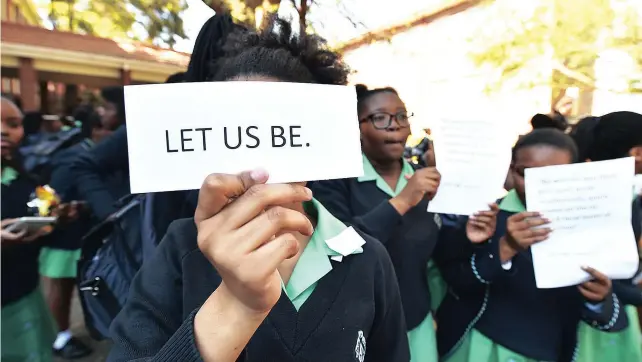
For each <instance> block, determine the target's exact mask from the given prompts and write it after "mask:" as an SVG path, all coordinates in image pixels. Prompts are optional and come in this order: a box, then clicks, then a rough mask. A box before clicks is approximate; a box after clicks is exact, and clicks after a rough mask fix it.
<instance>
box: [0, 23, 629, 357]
mask: <svg viewBox="0 0 642 362" xmlns="http://www.w3.org/2000/svg"><path fill="white" fill-rule="evenodd" d="M277 29H278V30H277ZM348 74H349V70H348V67H347V66H346V64H345V63H343V61H342V59H341V57H340V56H339V55H338V54H336V53H334V52H333V51H331V50H330V49H328V48H327V46H326V44H325V42H324V41H323V39H320V38H318V37H316V36H313V35H301V34H298V35H297V34H295V33H294V32H293V31H292V26H291V25H290V24H289V23H288V22H286V21H283V20H279V19H276V18H275V19H273V21H272V22H271V23H270V25H269V26H267V27H266V28H265V29H264V30H262V31H260V32H255V31H253V30H248V29H244V28H243V27H241V26H238V25H235V24H234V23H233V22H232V21H231V19H230V18H229V17H228V16H224V15H216V16H214V17H213V18H212V19H210V20H209V21H208V22H207V23H206V24H205V26H204V27H203V29H202V30H201V33H200V34H199V37H198V39H197V41H196V45H195V48H194V52H193V55H192V59H191V62H190V66H189V69H188V72H187V73H186V74H184V75H181V76H180V77H179V79H171V80H169V81H172V82H173V81H184V82H200V81H219V82H224V81H248V82H251V81H265V82H298V83H316V84H335V85H346V84H347V78H348ZM213 96H215V95H213ZM103 98H104V99H105V101H106V103H105V106H104V109H102V110H95V109H90V110H87V109H84V110H85V111H86V113H87V114H86V116H83V117H78V118H84V119H83V122H82V124H83V130H84V131H83V135H84V136H85V137H84V139H83V140H82V141H79V142H77V143H75V145H73V146H70V147H66V148H64V150H61V151H57V152H56V153H55V154H54V157H53V160H54V161H52V172H51V175H48V177H47V178H48V179H47V182H48V183H49V184H50V185H51V186H52V187H53V189H55V190H56V191H57V192H58V193H59V194H60V196H61V198H62V200H63V203H62V204H61V205H59V206H58V207H57V208H56V210H54V211H53V212H54V214H55V215H57V216H58V218H59V222H58V223H57V224H56V227H55V228H54V230H53V231H50V232H47V233H44V232H40V231H39V232H35V233H27V232H26V231H15V230H14V231H11V230H9V229H8V228H7V227H8V226H9V225H11V224H12V223H14V222H15V220H16V218H19V217H21V216H26V215H28V213H29V210H28V207H27V202H28V201H29V200H30V198H31V197H32V193H33V191H34V189H35V188H36V186H38V185H39V184H42V180H38V179H36V178H35V177H33V175H32V174H30V172H29V171H28V170H27V169H25V167H24V162H23V158H24V155H22V154H21V153H20V152H19V151H20V146H21V145H23V142H24V141H23V133H24V131H23V124H22V119H23V115H22V113H21V111H20V110H19V108H18V107H17V106H16V105H15V104H13V103H12V102H11V101H10V100H8V99H7V98H3V99H2V228H3V229H2V360H3V361H5V360H6V361H50V360H51V358H52V357H51V356H52V350H53V351H54V352H55V353H56V354H58V355H62V356H63V357H67V358H75V357H78V356H80V355H86V354H87V353H89V351H88V349H87V348H86V346H82V345H81V344H80V342H78V341H76V340H75V339H74V338H73V337H71V334H70V333H69V331H68V329H69V298H70V295H71V291H72V290H73V287H74V279H73V278H74V277H75V273H76V270H75V268H74V266H75V261H76V260H77V258H78V251H77V249H78V248H79V247H81V245H80V244H79V242H80V240H81V238H82V235H83V234H85V233H86V232H87V231H88V228H89V227H90V226H91V225H95V224H96V223H98V222H100V221H102V220H104V219H108V218H110V217H113V215H114V213H116V212H117V211H118V208H117V206H115V205H116V204H115V201H116V200H118V199H119V198H120V197H121V196H124V195H126V194H127V193H128V190H127V174H128V169H127V139H126V128H125V127H126V125H125V121H126V119H125V118H126V117H125V108H124V99H123V92H122V88H116V89H107V90H105V91H104V92H103ZM247 101H248V103H251V102H252V99H248V100H247ZM355 106H356V107H357V110H358V115H359V119H358V122H359V127H360V131H361V145H362V154H363V169H364V174H363V176H361V177H358V178H352V179H340V180H318V181H317V180H309V181H308V182H307V183H296V184H266V182H267V180H268V179H269V170H261V169H258V170H248V171H247V172H243V173H241V174H238V175H226V174H212V175H210V176H208V178H207V179H206V180H205V181H204V182H203V186H202V187H201V189H200V190H194V191H185V192H172V193H159V194H149V195H145V198H144V203H145V204H146V205H147V206H148V208H147V210H149V211H150V219H149V220H147V219H145V218H143V219H142V221H141V222H142V223H143V224H144V225H142V226H141V232H142V233H144V234H145V235H144V236H143V237H144V238H151V239H153V240H154V244H155V245H157V246H156V247H155V250H153V251H152V252H150V253H149V255H145V257H144V260H145V261H144V263H143V265H142V267H141V268H140V270H139V271H138V273H137V274H136V276H135V277H134V278H133V280H132V281H131V285H130V287H129V294H128V297H127V301H126V303H125V304H124V306H122V309H121V310H120V313H119V314H118V316H117V317H116V318H115V319H114V320H113V323H111V329H110V333H109V334H110V335H109V337H110V338H111V339H112V340H113V342H114V344H113V349H112V351H111V354H110V356H109V361H114V362H117V361H201V360H204V361H216V362H221V361H257V362H259V361H359V362H364V361H386V362H388V361H390V362H403V361H412V362H431V361H447V362H458V361H470V362H487V361H488V362H500V361H501V362H505V361H524V362H525V361H529V362H530V361H546V362H551V361H556V362H557V361H559V362H571V361H578V362H601V361H622V362H634V361H641V360H642V341H641V334H640V329H639V325H638V320H637V313H636V309H635V307H636V306H642V290H641V289H640V288H639V287H638V286H637V285H636V284H635V282H634V281H633V280H610V279H609V278H608V277H607V276H605V275H604V274H602V273H601V272H600V271H599V270H595V269H593V268H591V266H586V267H585V268H584V270H585V271H586V273H588V275H590V276H591V279H590V280H589V281H587V282H585V283H582V284H580V285H577V286H572V287H565V288H556V289H538V288H537V287H536V284H535V279H534V271H533V263H532V257H531V254H530V251H529V248H530V246H532V245H533V244H535V243H538V242H542V241H544V240H546V239H547V237H548V235H549V234H550V233H551V231H552V230H551V229H550V228H549V227H547V225H548V224H549V223H550V221H549V220H547V219H546V217H545V215H540V214H539V213H537V212H532V211H526V210H527V208H526V206H527V205H526V199H525V182H524V170H525V169H527V168H533V167H543V166H550V165H563V164H570V163H576V162H590V161H601V160H610V159H616V158H621V157H628V156H631V157H634V158H635V165H636V166H635V167H636V170H635V171H636V174H642V115H640V114H637V113H632V112H616V113H611V114H608V115H604V116H601V117H590V118H585V119H583V120H581V121H580V122H579V123H578V124H577V125H575V126H573V127H567V125H566V124H562V125H560V122H557V121H556V120H555V119H556V118H557V116H554V117H549V118H547V119H548V120H550V122H548V121H547V119H543V118H541V117H536V119H537V121H535V119H534V122H533V124H534V126H536V127H537V128H536V129H534V130H533V131H532V132H530V133H528V134H526V135H523V136H520V138H519V139H518V141H517V143H516V144H515V146H514V149H513V159H512V163H511V166H510V170H509V173H508V176H507V184H506V191H507V194H506V195H505V196H504V197H503V198H501V199H500V200H496V202H494V203H493V202H492V200H489V201H491V203H490V204H489V207H488V210H480V211H479V212H478V213H476V214H474V215H472V216H470V217H463V216H456V215H444V214H433V213H429V212H427V206H428V203H429V202H430V200H431V198H432V197H433V196H434V195H435V194H436V193H437V192H438V190H439V185H440V174H439V165H435V159H434V152H437V153H438V152H439V150H433V149H432V148H433V146H432V145H431V144H430V143H426V148H427V149H430V152H425V153H424V157H423V160H422V162H421V165H417V164H414V163H410V162H408V161H407V160H406V159H405V158H404V151H405V144H406V140H407V139H408V137H409V136H410V122H411V115H412V114H411V113H409V112H408V110H407V109H406V106H405V104H404V103H403V101H402V99H401V98H400V97H399V94H397V92H396V91H395V90H394V89H393V88H377V89H368V88H367V87H366V86H362V85H359V86H357V104H356V105H355ZM99 114H100V116H99ZM542 120H544V121H542ZM561 128H563V129H564V130H562V129H561ZM566 128H571V129H570V130H566ZM57 132H62V130H58V131H57ZM112 132H113V133H112ZM49 133H51V132H49ZM489 142H492V140H489ZM641 198H642V195H636V194H634V193H633V190H632V193H631V201H632V202H631V207H632V220H631V222H632V227H633V230H634V234H635V237H636V240H640V234H641V232H640V229H641V228H642V216H641V212H642V201H641ZM81 201H82V202H86V205H85V204H83V203H82V202H81ZM79 218H80V220H79ZM146 221H149V222H148V223H146ZM145 223H146V224H145ZM337 237H341V240H344V241H345V242H350V243H354V245H357V246H355V247H354V250H353V251H352V253H351V254H350V255H347V256H342V255H341V254H339V253H337V252H335V251H334V250H333V249H332V248H330V247H329V246H328V243H327V241H328V240H330V239H334V238H337ZM604 242H605V243H608V240H605V241H604ZM631 242H634V241H631ZM40 275H42V276H44V277H47V278H49V279H51V281H49V282H50V283H51V285H52V286H54V287H53V289H52V290H54V293H53V295H48V299H49V301H50V303H49V308H47V304H46V303H45V301H44V299H43V296H42V294H41V290H40V287H39V280H40ZM50 289H51V288H50ZM52 313H53V316H54V317H55V320H54V319H52V318H51V315H52ZM56 332H58V335H57V336H56ZM65 350H66V354H63V353H64V352H63V351H65Z"/></svg>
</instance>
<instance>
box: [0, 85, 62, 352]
mask: <svg viewBox="0 0 642 362" xmlns="http://www.w3.org/2000/svg"><path fill="white" fill-rule="evenodd" d="M23 134H24V130H23V128H22V113H21V112H20V110H19V109H18V107H16V105H15V104H14V103H12V102H11V101H9V100H8V99H6V98H2V361H3V362H49V361H51V359H52V350H51V344H52V342H53V340H54V338H55V336H56V330H55V327H54V322H53V319H52V318H51V315H50V314H49V309H48V308H47V305H46V304H45V301H44V299H43V296H42V293H41V291H40V288H39V287H38V284H39V275H38V254H39V252H40V246H41V244H40V243H39V240H37V239H38V238H39V237H40V235H39V234H37V233H36V234H27V233H26V232H24V231H21V232H14V231H11V230H10V229H9V226H10V225H11V224H13V223H14V222H15V221H16V218H19V217H22V216H26V215H27V214H28V207H27V202H29V198H30V196H31V193H32V192H33V191H34V189H35V188H36V186H37V185H38V184H37V182H36V181H35V180H34V179H32V178H31V177H30V176H29V175H28V174H27V173H26V172H24V171H22V165H21V163H20V160H19V158H18V156H17V153H16V152H15V151H16V147H17V146H18V144H19V143H20V141H21V140H22V137H23Z"/></svg>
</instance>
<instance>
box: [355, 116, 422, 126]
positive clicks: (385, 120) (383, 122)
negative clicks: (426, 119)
mask: <svg viewBox="0 0 642 362" xmlns="http://www.w3.org/2000/svg"><path fill="white" fill-rule="evenodd" d="M414 115H415V114H414V113H410V114H408V112H399V113H397V114H392V113H387V112H377V113H373V114H371V115H369V116H367V117H366V118H364V119H362V120H361V121H359V123H363V122H368V121H370V122H372V125H373V126H374V128H376V129H387V128H389V127H390V126H391V125H392V120H393V119H394V120H395V121H397V124H398V125H399V127H402V128H405V127H410V117H412V116H414Z"/></svg>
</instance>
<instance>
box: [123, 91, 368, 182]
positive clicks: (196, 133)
mask: <svg viewBox="0 0 642 362" xmlns="http://www.w3.org/2000/svg"><path fill="white" fill-rule="evenodd" d="M125 103H126V104H125V105H126V115H127V139H128V147H129V150H128V151H129V173H130V186H131V191H132V192H133V193H145V192H161V191H173V190H187V189H198V188H200V187H201V184H202V183H203V180H204V179H205V177H206V176H207V175H209V174H210V173H238V172H241V171H246V170H251V169H255V168H257V167H260V168H263V169H265V170H267V171H268V172H269V174H270V179H269V182H271V183H282V182H298V181H311V180H323V179H336V178H348V177H359V176H361V175H363V164H362V157H361V145H360V136H359V124H358V122H357V119H358V117H357V106H356V95H355V89H354V87H348V86H334V85H319V84H297V83H285V82H216V83H214V82H210V83H182V84H153V85H140V86H128V87H125Z"/></svg>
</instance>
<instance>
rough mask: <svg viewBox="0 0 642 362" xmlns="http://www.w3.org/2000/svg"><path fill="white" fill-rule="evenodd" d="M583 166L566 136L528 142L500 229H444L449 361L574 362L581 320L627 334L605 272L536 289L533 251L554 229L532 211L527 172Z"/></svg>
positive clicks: (520, 152)
mask: <svg viewBox="0 0 642 362" xmlns="http://www.w3.org/2000/svg"><path fill="white" fill-rule="evenodd" d="M576 159H577V148H576V146H575V144H574V142H573V140H572V139H571V138H570V137H569V136H567V135H565V134H564V133H562V132H560V131H558V130H554V129H540V130H535V131H533V132H531V133H529V134H527V135H525V136H523V137H522V138H520V139H519V141H518V142H517V144H516V145H515V148H514V155H513V160H514V162H513V165H512V166H511V173H512V174H513V177H514V180H515V189H513V190H510V192H509V193H508V194H507V195H506V196H505V197H504V198H503V199H502V200H500V202H499V208H500V211H499V214H498V216H497V222H496V227H495V222H494V220H488V219H487V220H485V223H486V224H488V227H487V228H485V229H483V228H479V226H478V225H477V226H476V225H474V222H475V221H476V222H477V224H479V219H478V218H475V219H474V220H471V219H469V221H468V225H467V227H466V228H446V230H444V233H443V234H442V235H444V237H445V239H447V240H448V242H447V243H443V244H440V245H442V246H444V248H446V249H447V251H446V252H444V253H440V254H439V255H437V258H436V261H437V263H438V265H439V267H440V270H441V272H442V275H443V277H444V279H445V280H446V282H447V283H448V285H449V286H450V290H449V293H448V294H447V296H446V298H445V299H444V301H443V302H442V304H441V306H440V309H439V312H438V314H437V317H438V320H439V328H438V330H437V337H438V338H437V340H438V345H439V352H440V355H441V357H442V358H443V360H444V361H447V362H463V361H471V362H472V361H474V362H486V361H488V362H500V361H501V362H503V361H508V360H519V361H525V362H536V361H556V362H571V361H574V359H575V357H576V356H575V354H576V346H577V328H578V325H579V323H580V321H581V320H585V321H587V322H589V323H590V324H591V326H593V327H595V328H599V329H601V330H607V331H617V330H621V329H623V328H624V327H626V324H627V318H626V314H625V313H620V309H621V305H620V303H619V301H618V298H617V297H616V296H615V294H613V293H612V291H611V281H610V280H609V279H608V278H607V277H606V276H604V275H603V274H602V273H600V272H599V271H597V270H594V269H592V268H588V267H587V268H586V269H585V271H586V272H587V273H589V274H591V275H592V276H593V278H594V279H593V280H591V281H588V282H586V283H584V284H582V285H579V286H577V287H566V288H558V289H538V288H537V286H536V285H535V277H534V270H533V264H532V257H531V254H530V246H531V245H533V244H535V243H538V242H540V241H544V240H546V239H547V237H548V234H549V233H550V232H551V230H550V228H548V227H547V226H546V225H547V224H548V223H549V221H548V220H546V219H545V218H543V217H542V216H541V215H540V214H539V213H537V212H526V207H525V185H524V169H526V168H531V167H543V166H551V165H561V164H569V163H573V162H575V161H576ZM495 229H496V230H495ZM474 230H477V232H475V233H473V232H472V231H474ZM483 230H486V233H485V235H482V234H484V232H483Z"/></svg>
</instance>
